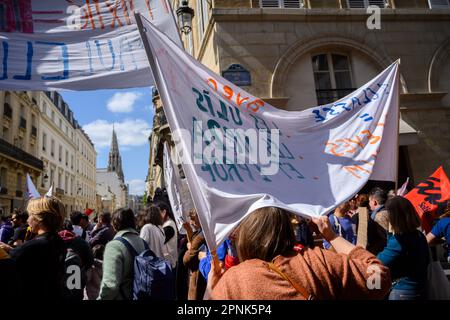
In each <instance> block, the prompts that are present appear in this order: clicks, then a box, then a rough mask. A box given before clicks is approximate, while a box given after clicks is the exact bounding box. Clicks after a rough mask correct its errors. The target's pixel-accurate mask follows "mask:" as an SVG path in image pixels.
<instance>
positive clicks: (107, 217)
mask: <svg viewBox="0 0 450 320" xmlns="http://www.w3.org/2000/svg"><path fill="white" fill-rule="evenodd" d="M98 218H99V219H101V220H102V222H103V223H106V224H110V223H111V213H109V212H101V213H100V214H99V215H98Z"/></svg>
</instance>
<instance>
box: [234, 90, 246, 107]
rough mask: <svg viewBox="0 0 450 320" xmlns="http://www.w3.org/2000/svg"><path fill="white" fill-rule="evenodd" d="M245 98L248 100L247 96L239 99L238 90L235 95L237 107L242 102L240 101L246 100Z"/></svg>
mask: <svg viewBox="0 0 450 320" xmlns="http://www.w3.org/2000/svg"><path fill="white" fill-rule="evenodd" d="M246 100H248V97H246V98H242V99H241V93H240V92H239V93H238V94H237V96H236V104H237V105H238V107H240V106H241V104H242V102H244V101H246Z"/></svg>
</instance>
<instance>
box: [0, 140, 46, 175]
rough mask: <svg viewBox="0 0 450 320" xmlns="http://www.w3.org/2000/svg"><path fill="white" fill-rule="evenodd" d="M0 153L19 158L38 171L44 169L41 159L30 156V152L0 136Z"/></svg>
mask: <svg viewBox="0 0 450 320" xmlns="http://www.w3.org/2000/svg"><path fill="white" fill-rule="evenodd" d="M0 154H2V155H5V156H7V157H9V158H12V159H16V160H19V161H21V162H23V163H26V164H27V165H29V166H30V167H33V168H35V169H37V170H39V171H42V170H43V169H44V163H43V162H42V160H39V159H38V158H36V157H34V156H32V155H31V154H29V153H27V152H25V151H23V150H22V149H20V148H18V147H16V146H14V145H12V144H10V143H9V142H7V141H5V140H3V139H1V138H0Z"/></svg>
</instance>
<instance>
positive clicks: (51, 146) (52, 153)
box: [50, 139, 55, 157]
mask: <svg viewBox="0 0 450 320" xmlns="http://www.w3.org/2000/svg"><path fill="white" fill-rule="evenodd" d="M50 155H51V156H52V157H54V156H55V140H53V139H52V142H51V145H50Z"/></svg>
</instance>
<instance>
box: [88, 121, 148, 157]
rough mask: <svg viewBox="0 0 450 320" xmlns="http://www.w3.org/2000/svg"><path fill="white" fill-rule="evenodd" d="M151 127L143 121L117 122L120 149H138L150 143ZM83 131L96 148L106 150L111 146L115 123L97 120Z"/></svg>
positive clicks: (116, 129) (116, 128) (115, 127)
mask: <svg viewBox="0 0 450 320" xmlns="http://www.w3.org/2000/svg"><path fill="white" fill-rule="evenodd" d="M150 128H151V126H150V124H149V123H147V122H146V121H145V120H143V119H125V120H124V121H122V122H115V123H114V129H115V131H116V135H117V139H118V140H119V147H120V148H121V150H122V147H124V148H127V147H136V146H142V145H144V144H147V143H148V137H149V135H150V132H151V129H150ZM83 130H84V131H85V132H86V133H87V134H88V135H89V137H90V138H91V140H92V141H93V142H94V145H95V147H96V148H97V149H98V148H104V147H109V146H110V145H111V137H112V130H113V123H112V122H108V121H106V120H101V119H99V120H95V121H93V122H91V123H88V124H86V125H84V126H83Z"/></svg>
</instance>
